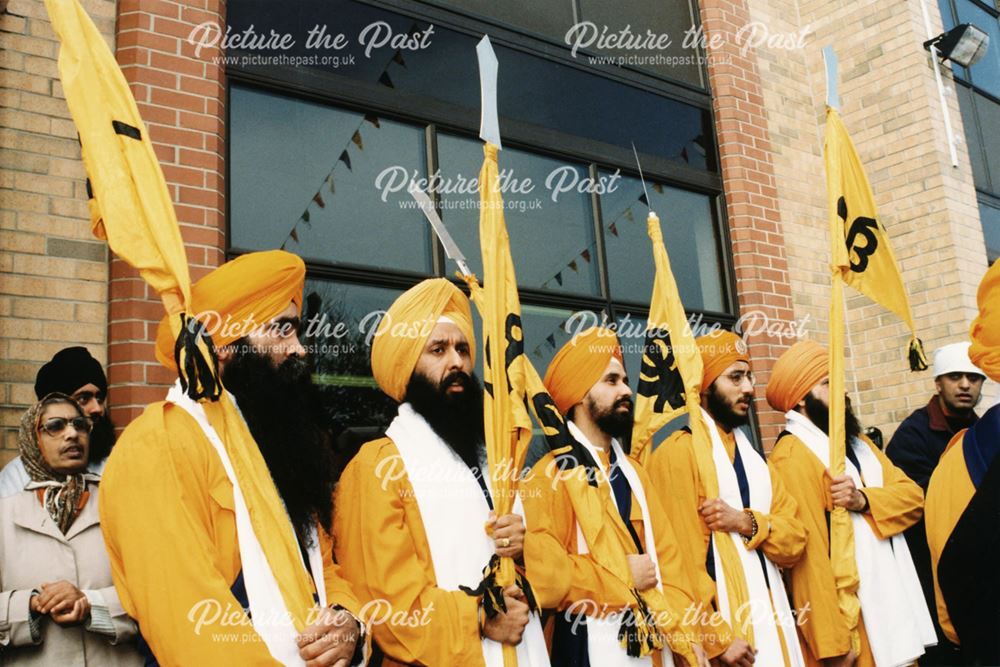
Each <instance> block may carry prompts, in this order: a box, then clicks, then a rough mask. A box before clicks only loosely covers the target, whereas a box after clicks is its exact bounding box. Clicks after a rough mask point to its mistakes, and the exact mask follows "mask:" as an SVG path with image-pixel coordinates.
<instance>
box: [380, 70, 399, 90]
mask: <svg viewBox="0 0 1000 667" xmlns="http://www.w3.org/2000/svg"><path fill="white" fill-rule="evenodd" d="M378 82H379V83H381V84H382V85H383V86H387V87H389V88H395V87H396V86H394V85H392V79H390V78H389V73H388V72H382V76H380V77H379V78H378Z"/></svg>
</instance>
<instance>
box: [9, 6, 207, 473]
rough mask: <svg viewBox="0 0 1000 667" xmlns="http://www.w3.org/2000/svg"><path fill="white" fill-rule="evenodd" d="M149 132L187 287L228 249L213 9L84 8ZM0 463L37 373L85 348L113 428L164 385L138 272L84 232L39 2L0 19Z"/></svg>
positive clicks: (149, 298) (82, 205) (158, 309)
mask: <svg viewBox="0 0 1000 667" xmlns="http://www.w3.org/2000/svg"><path fill="white" fill-rule="evenodd" d="M82 4H83V6H84V8H85V9H86V10H87V12H88V13H89V14H90V15H91V17H92V18H93V19H94V20H95V22H96V23H97V25H98V27H99V28H100V30H101V32H102V34H103V35H105V37H106V38H107V39H108V42H109V44H111V45H113V46H115V47H116V51H115V53H116V56H117V58H118V62H119V64H120V65H121V66H122V71H123V72H124V74H125V77H126V79H127V80H128V81H129V83H130V85H131V88H132V91H133V94H134V95H135V98H136V101H137V103H138V105H139V111H140V113H141V114H142V116H143V119H144V120H145V121H146V126H147V129H148V131H149V135H150V138H151V139H152V141H153V144H154V147H155V149H156V153H157V156H158V157H159V159H160V163H161V165H162V167H163V172H164V176H165V177H166V180H167V183H168V185H169V188H170V193H171V197H172V199H173V201H174V203H175V208H176V211H177V217H178V219H179V221H180V223H181V234H182V236H183V238H184V242H185V247H186V250H187V255H188V261H189V263H190V265H191V272H192V279H195V280H196V279H197V278H198V277H200V276H201V275H204V273H206V272H207V271H209V270H210V269H211V268H213V267H215V266H218V265H219V264H220V263H221V262H222V259H223V252H224V247H225V240H224V229H225V227H224V219H223V214H224V208H225V204H224V192H225V186H224V183H223V175H224V162H223V156H224V148H223V137H224V126H223V123H224V118H225V109H224V103H225V86H224V80H223V76H224V75H223V69H222V66H221V65H220V64H217V63H216V62H214V61H213V58H215V57H216V56H218V55H219V52H218V50H217V49H211V48H206V49H204V50H203V51H202V52H201V54H200V55H199V56H198V57H195V52H194V51H195V47H194V45H192V44H190V43H188V42H187V40H186V38H187V36H188V35H189V34H190V33H191V30H192V29H193V28H194V26H196V25H200V24H203V23H205V22H212V23H215V24H217V25H222V26H224V15H225V4H224V2H222V1H221V0H183V1H180V2H171V1H169V0H120V1H119V2H117V3H116V2H115V1H114V0H82ZM0 47H2V50H0V95H2V98H0V107H2V109H0V149H2V157H0V190H2V199H0V220H2V231H0V234H2V236H0V270H2V271H3V273H4V277H3V282H2V285H0V358H2V360H3V361H2V362H0V364H2V365H0V368H2V375H0V400H2V407H0V409H2V415H0V427H2V428H3V449H0V464H2V463H5V462H6V461H7V460H8V459H9V458H12V457H13V456H14V455H15V454H16V435H17V432H16V429H17V424H18V420H19V417H20V414H21V413H22V412H23V410H24V408H25V406H26V405H27V404H28V403H30V402H31V401H33V400H34V394H33V391H32V384H33V382H34V377H35V373H36V372H37V370H38V367H39V366H40V365H41V364H42V363H44V362H45V361H47V360H48V359H49V358H51V356H52V355H53V354H54V353H55V352H56V351H58V350H59V349H61V348H63V347H66V346H68V345H77V344H83V345H86V346H87V347H88V348H89V349H90V350H91V352H92V353H93V354H94V356H95V357H97V358H98V359H99V360H100V361H101V362H102V363H105V365H106V368H107V371H108V379H109V381H110V383H111V404H112V416H113V418H114V419H115V421H116V423H118V424H119V425H124V424H127V423H128V422H129V421H131V420H132V419H133V418H134V417H135V416H137V415H138V414H139V413H140V412H141V410H142V408H143V406H145V405H146V404H147V403H149V402H151V401H154V400H159V399H161V398H162V397H163V395H164V389H163V386H164V385H166V384H167V383H169V382H170V381H171V380H172V377H171V376H170V374H169V373H167V372H166V371H165V370H164V369H163V368H161V367H160V366H159V365H158V364H157V363H156V362H155V360H154V357H153V341H154V340H155V336H156V325H157V323H158V322H159V320H160V317H161V316H162V314H163V309H162V306H161V305H160V302H159V299H158V297H157V296H156V295H155V294H150V293H149V291H148V289H147V288H146V285H145V283H144V282H143V281H142V280H141V279H140V278H139V277H138V274H137V273H136V272H134V271H133V270H132V269H130V268H129V267H128V266H126V265H125V264H124V263H123V262H121V261H120V260H118V259H115V258H111V259H110V263H109V253H108V251H107V248H106V246H105V244H104V243H103V242H100V241H97V240H96V239H94V238H93V237H92V235H91V234H90V225H89V218H88V213H87V204H86V194H85V185H84V182H85V174H84V170H83V166H82V163H81V161H80V151H79V145H78V143H77V140H76V130H75V128H74V126H73V123H72V121H71V119H70V116H69V111H68V109H67V108H66V103H65V100H64V98H63V96H62V93H61V90H60V84H59V82H58V75H57V71H56V60H55V59H56V56H57V54H58V44H57V42H56V40H55V35H54V33H53V32H52V29H51V26H50V25H49V22H48V17H47V14H46V12H45V6H44V3H43V2H42V0H11V1H10V2H9V4H8V6H7V13H6V14H3V16H2V17H0Z"/></svg>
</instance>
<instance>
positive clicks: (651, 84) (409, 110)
mask: <svg viewBox="0 0 1000 667" xmlns="http://www.w3.org/2000/svg"><path fill="white" fill-rule="evenodd" d="M355 1H357V2H361V3H363V4H367V5H371V6H374V7H378V8H380V9H385V10H388V11H392V12H396V13H399V14H401V15H404V16H408V17H411V18H414V19H417V20H421V21H426V22H429V23H434V24H435V25H441V26H442V27H445V28H447V29H449V30H454V31H456V32H460V33H465V34H468V35H472V36H478V35H481V34H483V33H484V32H487V31H488V32H489V34H490V39H491V40H492V41H494V43H496V44H498V45H502V46H505V47H508V48H512V49H515V50H519V51H522V52H526V53H528V54H529V55H532V56H534V57H539V58H542V59H544V60H548V61H551V62H556V63H558V64H560V65H565V66H570V67H574V68H576V69H579V70H581V71H583V72H586V73H588V74H591V75H596V76H601V77H603V78H606V79H610V80H612V81H615V82H618V83H620V84H622V85H627V86H631V87H634V88H639V89H640V90H644V91H647V92H650V93H653V94H656V95H658V96H661V97H666V98H668V99H673V100H675V101H678V102H683V103H686V104H689V105H691V106H694V107H696V108H698V109H700V110H701V111H702V112H703V113H705V114H706V118H707V124H706V131H709V132H711V133H712V150H711V152H710V154H709V155H708V156H707V157H708V163H709V166H710V167H711V168H712V169H710V170H700V169H695V168H692V167H685V166H684V165H682V164H678V163H677V162H674V161H672V160H669V159H666V158H662V157H657V156H653V155H648V154H646V155H643V157H642V169H643V172H644V175H645V176H646V177H647V179H648V180H650V181H653V180H655V181H657V182H660V183H663V184H664V185H669V186H671V187H677V188H682V189H685V190H688V191H692V192H696V193H699V194H704V195H706V196H708V197H709V199H710V206H711V211H712V222H713V226H714V229H713V231H714V237H715V239H716V243H717V245H718V248H717V250H718V255H719V257H720V258H721V266H720V267H719V274H720V285H721V288H722V292H723V307H724V308H725V309H726V312H717V311H709V310H704V309H688V308H685V311H686V312H687V313H688V314H689V315H701V316H702V317H703V319H704V321H706V322H710V323H711V322H718V323H719V324H721V325H723V326H727V327H732V326H733V325H734V324H735V323H736V322H737V320H738V318H739V305H738V300H737V296H736V295H737V290H736V280H735V269H734V265H733V253H732V241H731V237H730V230H729V224H728V218H727V215H726V210H725V205H724V203H725V198H724V191H723V181H722V175H721V169H720V168H719V165H720V158H719V147H718V142H717V137H718V133H717V129H716V122H715V117H714V114H713V113H712V102H711V95H710V92H709V90H708V89H707V88H705V89H699V88H697V87H695V86H691V85H690V84H686V83H683V82H679V81H674V80H669V79H666V78H664V77H660V76H658V75H655V74H652V73H646V72H642V71H638V70H630V69H622V68H611V67H610V66H589V65H586V64H584V63H581V62H580V59H572V58H571V57H569V51H568V49H566V48H565V47H557V46H555V45H554V44H553V43H551V42H549V41H546V40H545V38H543V37H540V36H534V35H531V34H526V33H523V32H518V31H517V30H515V29H512V28H509V27H502V26H498V25H496V24H495V23H493V22H487V21H485V20H478V19H476V18H473V17H471V16H468V15H466V14H463V13H461V12H460V11H458V10H454V11H453V10H449V9H445V8H443V7H441V6H438V5H432V4H426V3H423V2H421V1H420V0H380V1H373V0H355ZM239 53H240V52H239V51H235V50H234V51H232V52H231V54H230V55H239ZM234 85H237V86H243V87H248V88H252V89H257V90H261V91H264V92H269V93H275V94H279V95H284V96H287V97H291V98H294V99H299V100H304V101H310V102H316V103H320V104H325V105H332V106H336V107H339V108H343V109H345V110H348V111H357V112H363V113H375V114H378V116H379V117H380V118H386V119H391V120H395V121H399V122H404V123H409V124H416V125H419V126H423V128H424V141H425V154H426V159H427V165H426V167H427V169H428V173H434V171H435V170H436V169H437V166H438V155H437V141H436V138H437V133H438V132H443V131H446V132H448V133H451V134H456V135H459V136H472V137H477V136H478V130H479V116H478V114H472V113H468V112H463V111H456V110H455V109H454V107H452V106H451V105H449V104H446V103H443V102H439V101H435V100H432V99H425V100H423V101H422V102H421V103H420V104H413V103H412V102H410V101H408V100H406V99H405V98H406V95H405V94H400V93H399V92H398V91H395V90H392V89H388V88H385V87H383V86H379V85H377V84H369V83H366V82H361V81H357V80H353V79H350V78H348V77H345V76H340V75H337V74H333V73H328V72H321V71H318V70H313V69H311V68H306V67H298V68H295V67H261V66H255V67H252V68H251V67H245V66H241V65H229V66H227V71H226V89H225V125H226V140H225V142H224V145H225V155H224V158H225V163H226V166H225V197H226V204H225V234H226V247H225V257H226V260H227V261H228V260H231V259H234V258H235V257H238V256H240V255H242V254H245V253H248V252H252V251H253V250H252V249H249V248H241V247H237V246H234V245H232V244H231V239H232V238H233V237H232V225H233V221H232V215H231V205H232V192H231V183H232V175H231V173H230V170H231V164H232V161H231V159H230V147H231V143H232V142H231V137H230V128H231V127H232V125H231V122H230V121H231V119H230V113H231V108H232V107H231V103H230V97H231V91H232V87H233V86H234ZM504 130H505V133H504V145H505V146H509V147H511V148H519V149H523V150H526V151H529V152H532V153H536V154H539V155H544V156H547V157H553V158H556V159H566V160H572V161H573V162H577V163H585V164H587V165H589V167H588V168H589V170H590V172H591V175H592V176H593V175H594V174H595V173H596V172H597V171H600V170H602V169H605V170H611V171H614V170H615V169H620V170H621V173H622V175H623V176H625V175H627V176H631V177H634V178H638V177H639V173H638V170H636V169H635V159H634V157H633V155H632V153H631V151H629V150H626V149H623V148H619V147H612V146H609V145H608V144H605V143H603V142H599V141H596V140H591V139H586V138H582V137H577V136H570V135H566V134H564V133H560V132H558V131H556V130H551V129H546V128H538V127H537V126H532V125H529V124H527V123H523V122H520V121H511V120H508V119H505V120H504ZM432 199H433V200H435V202H436V201H437V195H436V194H432ZM599 199H600V197H599V195H597V194H595V193H591V208H592V211H593V215H592V222H593V224H594V234H595V239H596V246H597V255H598V258H599V261H598V267H597V269H598V276H599V283H600V291H601V294H600V296H588V295H582V294H580V295H576V294H567V293H559V292H551V291H547V290H541V289H536V288H525V287H519V288H518V292H519V294H520V298H521V301H522V303H524V304H528V305H538V306H552V307H556V308H568V309H573V310H592V311H595V312H602V311H604V312H607V313H608V316H609V318H611V319H612V320H614V318H616V317H617V314H618V313H619V312H628V313H632V314H634V315H639V314H641V315H642V316H647V315H648V312H649V307H648V305H645V303H639V302H627V301H624V300H620V299H619V300H613V299H612V298H611V292H610V283H609V276H608V268H607V261H606V244H605V239H604V230H603V225H602V217H601V211H600V202H599ZM449 264H450V261H449V260H447V258H446V256H445V253H444V249H443V247H442V246H441V244H440V242H439V240H438V239H437V237H436V236H435V235H432V245H431V270H432V271H433V273H431V274H422V273H415V272H410V271H402V270H393V269H378V270H375V269H370V268H364V267H361V266H350V265H344V264H333V263H327V262H315V261H308V262H307V264H306V268H307V274H308V275H309V276H310V277H311V278H317V279H321V280H333V281H337V282H347V283H354V284H358V285H370V286H376V287H389V288H397V289H404V290H405V289H407V288H409V287H412V286H413V285H415V284H416V283H418V282H420V281H421V280H424V279H426V278H428V277H447V278H449V279H452V280H454V282H455V283H456V284H457V285H459V286H460V287H461V288H462V289H463V290H464V289H465V286H464V285H463V284H461V283H459V282H458V281H457V280H455V279H454V278H452V274H453V272H454V269H453V267H452V266H450V265H449ZM651 291H652V285H650V292H651Z"/></svg>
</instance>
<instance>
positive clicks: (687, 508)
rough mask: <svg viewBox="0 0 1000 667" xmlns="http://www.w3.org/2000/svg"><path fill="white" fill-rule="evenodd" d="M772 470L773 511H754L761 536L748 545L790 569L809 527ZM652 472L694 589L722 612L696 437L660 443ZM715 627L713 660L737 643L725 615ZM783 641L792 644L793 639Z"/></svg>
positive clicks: (729, 439) (679, 435) (727, 438)
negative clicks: (709, 564)
mask: <svg viewBox="0 0 1000 667" xmlns="http://www.w3.org/2000/svg"><path fill="white" fill-rule="evenodd" d="M716 428H718V426H716ZM718 430H719V434H720V435H721V436H722V442H723V444H724V445H725V447H726V452H727V454H728V455H729V460H730V461H733V460H734V459H735V456H736V438H735V436H733V434H732V433H726V432H725V431H723V430H722V429H721V428H719V429H718ZM768 468H769V469H770V471H771V513H770V514H768V515H764V514H762V513H761V512H758V511H756V510H754V511H753V514H754V518H755V519H756V520H757V534H756V535H754V537H753V539H751V540H750V541H749V542H746V543H745V546H746V548H747V550H754V549H757V548H760V549H761V550H762V551H763V552H764V555H765V556H767V558H769V559H770V560H771V561H772V562H773V563H774V564H775V565H777V566H778V567H782V568H788V567H791V566H792V565H794V564H795V563H796V562H797V561H798V559H799V558H800V557H801V555H802V550H803V548H804V547H805V544H806V529H805V527H804V526H803V525H802V522H800V521H799V520H798V519H797V518H796V516H795V514H796V503H795V499H794V498H793V497H792V495H790V494H789V493H788V492H787V491H786V490H785V487H784V485H783V484H782V483H781V481H780V480H779V479H778V476H777V475H776V474H775V473H774V469H773V468H772V467H771V465H770V464H768ZM649 474H650V477H651V478H652V480H653V484H654V485H655V486H656V488H657V490H658V491H659V493H660V496H661V497H662V498H664V499H665V501H664V507H665V509H666V511H667V514H668V515H669V517H670V521H671V523H672V524H673V526H674V530H675V531H676V532H677V535H678V539H679V541H680V543H681V544H682V545H684V546H685V548H686V549H687V554H686V555H687V557H688V559H689V560H690V562H691V564H692V568H693V569H694V578H693V581H694V590H695V592H696V595H697V599H698V602H699V603H700V604H701V605H702V608H703V609H706V610H714V609H718V601H717V599H716V587H715V581H713V580H712V577H711V576H710V575H709V574H708V570H707V569H706V567H705V561H706V558H707V556H708V542H709V537H710V535H711V531H710V530H709V529H708V526H706V525H705V522H704V520H702V518H701V514H700V513H699V512H698V506H699V505H700V504H701V502H702V501H704V500H706V499H707V498H706V495H705V486H704V484H703V482H702V480H701V475H700V473H699V472H698V466H697V463H696V461H695V455H694V440H693V439H692V437H691V434H690V433H688V432H687V431H684V430H680V431H675V432H674V433H672V434H671V435H670V437H669V438H667V439H666V440H665V441H664V442H663V443H662V444H660V446H659V447H657V448H656V450H655V451H654V452H653V455H652V457H651V459H650V469H649ZM736 509H743V508H742V507H737V508H736ZM772 607H773V603H772ZM716 623H718V624H719V625H718V626H717V627H715V628H714V629H713V631H712V632H711V633H708V635H707V636H708V637H709V638H711V639H712V640H713V641H710V642H706V644H705V649H706V651H708V654H709V657H713V658H714V657H716V656H718V655H720V654H722V653H723V652H724V651H725V650H726V648H727V647H728V646H729V645H730V644H731V643H732V642H733V632H732V628H731V627H730V625H729V623H728V622H726V621H725V620H723V619H722V618H721V617H719V618H718V620H717V621H716ZM778 632H779V635H781V634H783V633H781V629H780V628H779V629H778ZM784 639H785V641H793V640H792V639H791V638H784Z"/></svg>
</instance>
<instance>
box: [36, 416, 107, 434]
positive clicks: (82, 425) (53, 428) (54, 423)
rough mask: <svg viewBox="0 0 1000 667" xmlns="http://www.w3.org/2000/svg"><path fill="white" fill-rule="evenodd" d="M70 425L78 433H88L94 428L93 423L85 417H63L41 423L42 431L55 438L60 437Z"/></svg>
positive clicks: (52, 418)
mask: <svg viewBox="0 0 1000 667" xmlns="http://www.w3.org/2000/svg"><path fill="white" fill-rule="evenodd" d="M70 425H72V426H73V428H75V429H76V430H77V432H78V433H90V430H91V429H92V428H94V424H93V422H91V421H90V420H89V419H87V418H86V417H73V418H72V419H66V418H65V417H50V418H49V419H46V420H45V421H44V422H42V430H43V431H45V432H46V433H48V434H49V435H50V436H52V437H55V436H57V435H60V434H61V433H62V432H63V431H65V430H66V427H67V426H70Z"/></svg>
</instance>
